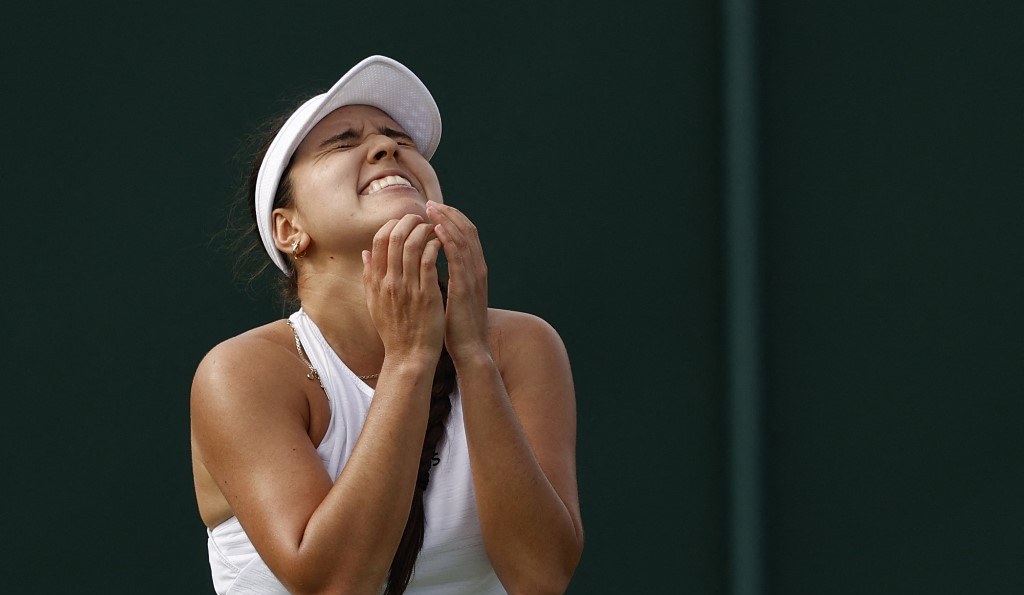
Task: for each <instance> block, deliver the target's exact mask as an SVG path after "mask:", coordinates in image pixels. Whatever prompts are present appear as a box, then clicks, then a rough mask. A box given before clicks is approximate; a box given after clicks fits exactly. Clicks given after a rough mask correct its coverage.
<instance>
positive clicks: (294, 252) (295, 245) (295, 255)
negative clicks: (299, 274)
mask: <svg viewBox="0 0 1024 595" xmlns="http://www.w3.org/2000/svg"><path fill="white" fill-rule="evenodd" d="M305 256H306V253H305V252H302V253H301V254H300V253H299V240H295V241H294V242H292V258H295V259H299V258H303V257H305Z"/></svg>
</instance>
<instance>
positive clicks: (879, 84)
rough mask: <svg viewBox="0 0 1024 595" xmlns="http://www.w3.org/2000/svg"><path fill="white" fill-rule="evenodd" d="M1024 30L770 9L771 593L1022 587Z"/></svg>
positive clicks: (929, 15) (861, 11) (974, 12)
mask: <svg viewBox="0 0 1024 595" xmlns="http://www.w3.org/2000/svg"><path fill="white" fill-rule="evenodd" d="M1022 23H1024V10H1022V5H1021V4H1020V3H1019V2H978V3H965V2H951V1H945V0H943V1H938V2H897V3H892V2H855V3H846V4H840V3H834V2H833V3H821V2H803V1H797V2H768V3H766V4H765V5H764V6H763V11H762V48H763V51H762V58H763V62H762V64H763V69H762V73H763V77H762V82H763V114H762V119H763V120H762V121H763V128H764V131H763V151H762V155H763V168H762V172H763V181H764V183H763V212H764V230H765V252H764V254H765V263H766V266H765V271H764V273H765V276H766V281H765V296H764V298H765V299H764V312H765V320H766V344H765V353H766V362H767V365H766V369H767V395H766V398H767V402H766V409H765V410H766V420H765V422H766V425H765V432H766V451H765V460H766V462H767V464H766V478H767V481H766V484H765V509H766V510H767V511H768V514H767V515H766V523H767V524H766V527H767V531H766V543H767V547H766V550H765V551H766V562H767V571H766V573H767V577H766V578H767V585H768V589H767V591H768V592H770V593H773V594H779V595H782V594H785V595H798V594H812V593H813V594H818V593H831V594H837V595H838V594H845V593H849V594H854V593H856V594H862V593H892V594H897V593H899V594H903V593H931V594H939V593H950V594H952V593H993V594H994V593H1006V594H1009V593H1021V592H1024V570H1022V565H1021V560H1024V533H1022V532H1021V528H1022V527H1024V512H1022V509H1021V506H1020V503H1021V502H1022V501H1024V441H1022V433H1021V420H1022V419H1024V339H1022V337H1024V315H1022V314H1021V305H1022V303H1024V240H1022V234H1021V229H1022V228H1024V202H1022V201H1021V198H1022V197H1024V175H1022V172H1024V169H1022V168H1024V110H1022V105H1024V103H1022V99H1024V71H1022V69H1021V62H1020V58H1021V56H1024V37H1022V36H1021V34H1020V25H1021V24H1022Z"/></svg>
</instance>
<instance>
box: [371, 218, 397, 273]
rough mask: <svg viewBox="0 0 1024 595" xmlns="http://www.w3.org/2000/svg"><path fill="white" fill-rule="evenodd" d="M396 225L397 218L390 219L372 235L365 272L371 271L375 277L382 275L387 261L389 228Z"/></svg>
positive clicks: (391, 228)
mask: <svg viewBox="0 0 1024 595" xmlns="http://www.w3.org/2000/svg"><path fill="white" fill-rule="evenodd" d="M396 225H398V219H391V220H390V221H388V222H387V223H385V224H384V225H382V226H381V227H380V229H378V230H377V233H376V234H374V236H373V243H372V244H371V246H370V263H369V265H370V266H369V267H367V269H366V271H367V272H373V273H374V274H376V276H377V277H383V276H384V274H385V273H386V272H387V268H388V267H387V263H388V238H389V237H391V230H393V229H394V228H395V226H396Z"/></svg>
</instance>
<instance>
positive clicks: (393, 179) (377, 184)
mask: <svg viewBox="0 0 1024 595" xmlns="http://www.w3.org/2000/svg"><path fill="white" fill-rule="evenodd" d="M392 186H401V187H405V188H412V187H413V185H412V182H410V181H409V180H406V179H405V178H403V177H402V176H384V177H382V178H378V179H376V180H374V181H372V182H370V185H369V186H367V187H366V194H367V195H370V194H375V193H377V192H380V191H381V190H383V189H385V188H390V187H392Z"/></svg>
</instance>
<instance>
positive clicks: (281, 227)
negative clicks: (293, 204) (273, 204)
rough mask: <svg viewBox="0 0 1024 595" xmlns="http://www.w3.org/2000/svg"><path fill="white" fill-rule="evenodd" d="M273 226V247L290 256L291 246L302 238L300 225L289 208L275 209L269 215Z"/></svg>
mask: <svg viewBox="0 0 1024 595" xmlns="http://www.w3.org/2000/svg"><path fill="white" fill-rule="evenodd" d="M270 216H271V218H272V220H273V225H274V245H275V246H277V249H278V250H280V251H281V252H284V253H285V254H291V251H292V244H294V243H295V241H296V240H298V239H300V238H301V236H302V223H301V222H300V221H299V218H298V213H296V212H295V209H291V208H277V209H274V211H273V212H272V213H271V214H270Z"/></svg>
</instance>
